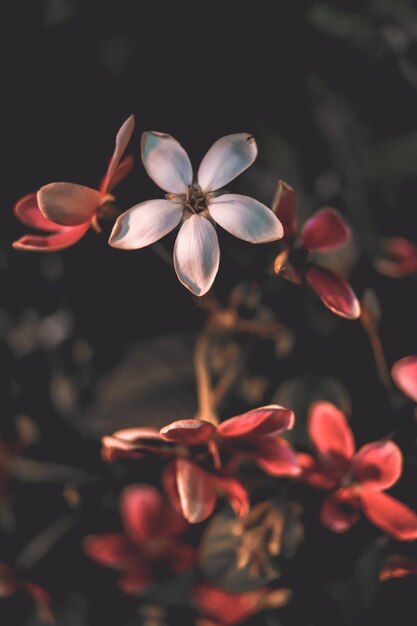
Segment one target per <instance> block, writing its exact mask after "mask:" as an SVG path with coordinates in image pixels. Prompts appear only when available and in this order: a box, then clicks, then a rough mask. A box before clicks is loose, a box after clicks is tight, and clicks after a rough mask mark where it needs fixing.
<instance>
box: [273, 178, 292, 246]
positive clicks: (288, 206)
mask: <svg viewBox="0 0 417 626" xmlns="http://www.w3.org/2000/svg"><path fill="white" fill-rule="evenodd" d="M295 199H296V194H295V191H294V189H293V188H292V187H290V186H289V185H287V183H285V182H284V181H283V180H280V181H279V182H278V187H277V190H276V193H275V196H274V199H273V201H272V211H273V212H274V213H275V215H276V216H277V218H278V219H279V221H280V222H281V224H282V226H283V228H284V236H283V240H284V241H285V242H287V241H291V240H292V239H294V237H295V235H296V234H297V211H296V204H295Z"/></svg>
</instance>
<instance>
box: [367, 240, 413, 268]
mask: <svg viewBox="0 0 417 626" xmlns="http://www.w3.org/2000/svg"><path fill="white" fill-rule="evenodd" d="M382 252H383V254H382V256H381V257H378V258H377V259H376V260H375V267H376V269H377V270H378V271H379V272H381V274H385V275H386V276H391V277H392V278H403V277H404V276H410V275H412V274H417V246H416V245H415V244H413V243H411V241H408V239H404V238H403V237H391V238H389V239H384V241H383V242H382Z"/></svg>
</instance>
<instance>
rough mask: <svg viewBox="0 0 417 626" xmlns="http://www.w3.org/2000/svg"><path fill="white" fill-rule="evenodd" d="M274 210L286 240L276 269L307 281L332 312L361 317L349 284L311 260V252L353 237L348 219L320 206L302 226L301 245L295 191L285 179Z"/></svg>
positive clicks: (288, 276)
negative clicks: (309, 260)
mask: <svg viewBox="0 0 417 626" xmlns="http://www.w3.org/2000/svg"><path fill="white" fill-rule="evenodd" d="M272 210H273V211H274V213H275V214H276V215H277V217H278V218H279V219H280V221H281V222H282V224H283V226H284V238H283V241H284V243H285V244H286V246H287V247H286V250H284V252H282V253H281V254H279V255H278V257H277V258H276V260H275V272H276V273H282V274H283V276H284V277H285V278H287V279H288V280H290V281H291V282H294V283H297V284H302V283H303V282H305V281H306V282H307V283H308V284H309V285H310V287H311V288H312V289H313V290H314V291H315V292H316V294H317V295H318V296H319V298H320V299H321V300H322V302H323V303H324V304H325V305H326V307H327V308H328V309H330V310H331V311H333V313H336V315H340V316H341V317H344V318H346V319H352V320H353V319H358V318H359V316H360V313H361V309H360V304H359V301H358V299H357V297H356V295H355V293H354V292H353V290H352V288H351V287H350V285H349V284H348V283H347V282H346V281H345V280H343V278H341V277H340V276H338V275H337V274H335V273H334V272H332V271H331V270H329V269H326V268H324V267H320V266H319V265H316V264H314V263H310V262H308V253H309V252H327V251H330V250H336V249H337V248H340V247H341V246H343V245H345V244H346V243H347V242H348V241H349V240H350V237H351V232H350V228H349V226H348V225H347V224H346V222H345V221H344V220H343V219H342V218H341V216H340V215H339V214H338V213H337V212H336V211H335V210H334V209H329V208H324V209H320V210H319V211H317V212H316V213H314V215H312V217H310V218H309V219H308V220H307V221H306V222H305V224H304V226H303V227H302V229H301V233H300V245H299V246H298V245H295V239H296V234H297V214H296V205H295V192H294V190H293V189H292V188H291V187H290V186H289V185H287V184H286V183H284V182H283V181H280V182H279V184H278V190H277V193H276V196H275V198H274V202H273V204H272Z"/></svg>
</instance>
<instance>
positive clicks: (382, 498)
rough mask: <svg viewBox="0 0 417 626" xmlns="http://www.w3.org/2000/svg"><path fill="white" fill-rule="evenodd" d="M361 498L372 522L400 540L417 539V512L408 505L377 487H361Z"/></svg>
mask: <svg viewBox="0 0 417 626" xmlns="http://www.w3.org/2000/svg"><path fill="white" fill-rule="evenodd" d="M359 499H360V502H361V506H362V509H363V512H364V513H365V515H366V517H367V518H368V519H369V521H370V522H372V524H374V525H375V526H377V527H378V528H380V529H381V530H383V531H384V532H386V533H387V534H388V535H391V537H394V539H398V540H399V541H414V540H415V539H417V514H416V513H415V512H414V511H413V510H412V509H410V508H409V507H408V506H406V505H405V504H403V503H402V502H399V501H398V500H396V499H395V498H393V497H392V496H389V495H388V494H387V493H383V492H382V491H377V490H375V489H365V488H362V489H360V491H359Z"/></svg>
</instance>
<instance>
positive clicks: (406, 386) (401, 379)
mask: <svg viewBox="0 0 417 626" xmlns="http://www.w3.org/2000/svg"><path fill="white" fill-rule="evenodd" d="M391 375H392V378H393V381H394V382H395V384H396V385H397V387H398V388H399V389H401V391H402V392H403V393H404V394H405V395H406V396H408V397H409V398H410V399H411V400H412V401H413V402H416V403H417V356H415V355H413V354H412V355H410V356H405V357H404V358H402V359H400V360H399V361H396V362H395V363H394V365H393V366H392V370H391Z"/></svg>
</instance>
